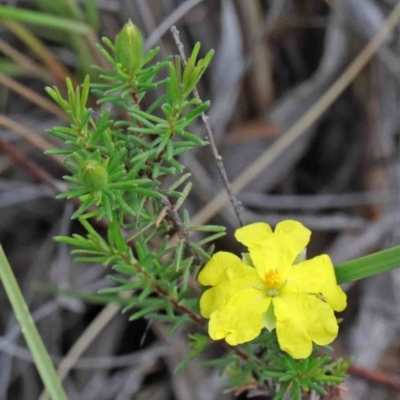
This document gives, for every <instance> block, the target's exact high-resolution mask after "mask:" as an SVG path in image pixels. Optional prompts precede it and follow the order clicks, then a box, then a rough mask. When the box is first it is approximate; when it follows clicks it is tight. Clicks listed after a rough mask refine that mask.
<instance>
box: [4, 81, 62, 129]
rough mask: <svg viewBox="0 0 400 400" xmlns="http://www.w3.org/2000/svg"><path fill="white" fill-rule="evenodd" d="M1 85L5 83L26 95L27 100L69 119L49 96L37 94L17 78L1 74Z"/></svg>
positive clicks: (57, 115)
mask: <svg viewBox="0 0 400 400" xmlns="http://www.w3.org/2000/svg"><path fill="white" fill-rule="evenodd" d="M0 85H4V86H6V87H8V88H9V89H11V90H13V91H14V92H16V93H18V94H20V95H21V96H22V97H25V98H26V99H27V100H29V101H31V102H32V103H35V104H36V105H38V106H39V107H40V108H43V109H44V110H46V111H48V112H49V113H51V114H54V115H55V116H56V117H58V118H60V119H61V120H63V121H67V118H66V116H65V113H64V111H62V110H61V109H60V108H59V107H58V106H56V105H55V104H54V103H52V102H51V101H50V100H48V99H47V98H45V97H43V96H41V95H40V94H37V93H36V92H34V91H33V90H31V89H29V88H28V87H27V86H24V85H21V84H20V83H19V82H17V81H16V80H14V79H12V78H10V77H8V76H6V75H4V74H0Z"/></svg>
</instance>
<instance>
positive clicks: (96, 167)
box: [79, 160, 108, 191]
mask: <svg viewBox="0 0 400 400" xmlns="http://www.w3.org/2000/svg"><path fill="white" fill-rule="evenodd" d="M79 177H80V180H81V182H82V183H83V185H84V186H86V187H87V188H88V189H90V190H93V191H95V190H101V189H103V188H104V187H105V186H106V185H107V182H108V173H107V169H106V168H105V167H104V166H103V165H102V164H100V163H99V162H98V161H95V160H90V161H86V162H85V163H84V164H83V165H82V168H81V170H80V171H79Z"/></svg>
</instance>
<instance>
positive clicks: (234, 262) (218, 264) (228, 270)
mask: <svg viewBox="0 0 400 400" xmlns="http://www.w3.org/2000/svg"><path fill="white" fill-rule="evenodd" d="M253 272H254V268H251V267H249V266H247V265H245V264H243V263H242V261H241V260H240V258H239V257H237V256H235V255H234V254H232V253H228V252H226V251H219V252H218V253H215V254H214V255H213V256H212V257H211V259H210V261H208V263H207V264H206V265H205V267H204V268H203V269H202V270H201V271H200V273H199V276H198V280H199V282H200V283H201V284H202V285H204V286H215V285H217V284H218V283H219V282H222V281H225V280H229V279H235V278H240V277H242V276H246V275H249V274H250V275H251V274H252V273H253Z"/></svg>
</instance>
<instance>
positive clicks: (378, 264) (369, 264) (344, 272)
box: [335, 246, 400, 284]
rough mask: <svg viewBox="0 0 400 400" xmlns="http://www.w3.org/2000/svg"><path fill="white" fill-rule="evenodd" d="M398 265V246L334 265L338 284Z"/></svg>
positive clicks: (399, 258) (399, 253) (399, 263)
mask: <svg viewBox="0 0 400 400" xmlns="http://www.w3.org/2000/svg"><path fill="white" fill-rule="evenodd" d="M399 267H400V246H396V247H392V248H390V249H387V250H383V251H378V252H377V253H374V254H370V255H368V256H365V257H361V258H356V259H355V260H351V261H347V262H345V263H343V264H340V265H337V266H336V267H335V274H336V279H337V282H338V284H341V283H345V282H352V281H357V280H359V279H363V278H368V277H369V276H374V275H378V274H381V273H383V272H387V271H391V270H392V269H396V268H399Z"/></svg>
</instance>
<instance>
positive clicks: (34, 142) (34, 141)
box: [0, 114, 63, 165]
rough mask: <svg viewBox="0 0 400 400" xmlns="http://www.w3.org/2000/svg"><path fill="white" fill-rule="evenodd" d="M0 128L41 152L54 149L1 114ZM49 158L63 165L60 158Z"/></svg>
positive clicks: (45, 141) (36, 135)
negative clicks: (9, 131)
mask: <svg viewBox="0 0 400 400" xmlns="http://www.w3.org/2000/svg"><path fill="white" fill-rule="evenodd" d="M0 126H4V127H5V128H7V129H10V130H12V131H14V132H15V133H17V134H18V135H20V136H21V137H23V138H24V139H25V140H26V141H27V142H29V143H30V144H32V145H33V146H34V147H36V148H37V149H39V150H41V151H43V152H44V151H47V150H50V149H52V148H54V145H52V144H51V143H50V142H48V141H47V140H45V139H43V138H42V137H40V136H39V135H38V134H36V133H34V132H33V131H31V130H30V129H28V128H27V127H26V126H25V125H22V124H20V123H18V122H15V121H13V120H12V119H10V118H8V117H6V116H5V115H3V114H0ZM51 158H52V159H53V160H55V161H57V162H58V163H59V164H60V165H63V162H62V160H63V159H62V157H61V156H51Z"/></svg>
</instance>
